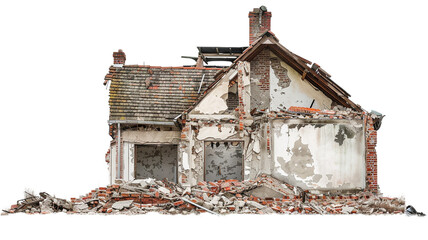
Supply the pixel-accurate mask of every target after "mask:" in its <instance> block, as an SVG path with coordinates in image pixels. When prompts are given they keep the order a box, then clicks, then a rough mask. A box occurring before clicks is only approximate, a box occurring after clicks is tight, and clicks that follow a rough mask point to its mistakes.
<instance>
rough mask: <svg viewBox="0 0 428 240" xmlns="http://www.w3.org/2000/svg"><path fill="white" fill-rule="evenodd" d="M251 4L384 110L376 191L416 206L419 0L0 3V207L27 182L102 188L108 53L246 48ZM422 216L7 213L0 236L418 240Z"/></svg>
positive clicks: (77, 191)
mask: <svg viewBox="0 0 428 240" xmlns="http://www.w3.org/2000/svg"><path fill="white" fill-rule="evenodd" d="M261 5H266V6H267V8H268V10H269V11H271V12H272V14H273V17H272V31H273V32H274V33H275V34H276V36H277V37H278V38H279V39H280V42H281V43H282V44H283V45H284V46H285V47H287V48H288V49H289V50H291V51H293V52H295V53H297V54H299V55H300V56H302V57H304V58H307V59H309V60H311V61H313V62H316V63H318V64H320V65H321V67H323V68H324V69H326V70H327V71H328V72H329V73H330V74H331V75H332V79H333V80H334V81H335V82H336V83H338V84H339V85H340V86H342V87H343V88H344V89H345V90H346V91H348V92H349V93H350V94H351V95H352V97H351V99H352V100H353V101H354V102H356V103H358V104H360V105H361V106H362V107H363V108H364V109H366V110H369V111H370V110H372V109H373V110H376V111H379V112H381V113H383V114H385V115H386V117H385V118H384V121H383V124H382V128H381V129H380V131H379V132H378V136H379V137H378V147H377V151H378V175H379V184H380V188H381V191H382V192H383V193H384V195H385V196H391V197H400V196H404V197H405V198H406V202H407V204H411V205H413V206H414V207H416V209H417V210H419V211H423V212H425V213H428V204H427V197H428V194H427V190H426V183H427V171H428V169H427V166H428V164H427V161H428V159H427V155H426V152H427V148H428V147H427V141H426V136H427V135H428V130H427V126H426V123H425V121H426V120H427V117H428V113H427V109H428V108H427V103H428V99H427V90H428V89H427V86H428V85H427V81H428V79H427V70H426V68H427V66H428V61H427V56H428V47H427V43H428V36H427V34H426V33H427V23H428V14H427V4H425V3H424V1H412V0H406V1H361V0H360V1H346V3H345V2H344V1H322V3H321V1H315V0H314V1H299V2H298V3H297V1H242V2H238V1H219V0H217V1H169V2H167V1H147V2H145V1H99V2H96V1H69V2H59V1H43V0H39V1H2V2H1V3H0V43H1V44H0V69H1V74H0V83H1V85H0V109H1V111H0V129H1V130H0V170H1V174H0V178H1V179H0V186H1V188H0V208H1V209H6V208H8V207H9V206H10V205H11V204H14V202H15V201H16V200H18V199H21V198H22V197H23V191H24V190H25V189H26V188H29V189H32V190H34V191H35V192H36V193H38V192H40V191H46V192H48V193H51V194H55V195H56V196H57V197H62V198H67V199H69V198H70V197H78V196H79V195H83V194H85V193H87V192H89V191H90V190H92V189H95V188H97V187H101V186H105V185H107V184H108V170H107V164H106V163H105V162H104V154H105V152H106V150H107V148H108V146H109V141H110V137H109V136H108V125H107V119H108V91H107V90H106V88H105V87H104V86H103V85H102V83H103V81H104V76H105V75H106V74H107V72H108V68H109V66H110V65H111V64H112V63H113V57H112V53H113V51H117V50H118V49H119V48H121V49H123V50H124V51H125V53H126V55H127V61H126V63H127V64H148V65H152V66H160V65H161V66H181V65H188V64H193V61H192V60H189V59H181V58H180V56H183V55H191V56H196V54H197V49H196V46H247V45H248V12H249V11H250V10H252V9H253V8H255V7H259V6H261ZM426 219H427V218H416V217H414V218H409V217H406V216H226V217H214V216H211V215H201V216H161V215H158V214H149V215H142V216H107V217H105V216H67V215H65V214H51V215H46V216H29V215H23V214H18V215H9V216H2V217H0V228H1V232H2V233H1V236H2V237H1V238H2V239H9V238H3V236H6V237H10V238H12V237H13V238H23V237H30V236H31V237H33V238H34V239H42V238H43V239H52V238H58V237H59V238H61V239H64V238H65V239H76V238H78V237H85V238H89V236H98V237H109V238H113V237H115V238H117V237H127V238H130V237H133V238H143V237H144V238H147V237H162V239H163V238H164V237H167V236H169V237H173V238H174V239H175V238H192V237H197V238H208V239H220V238H231V237H234V238H240V239H242V238H245V237H252V238H256V237H257V238H260V237H273V236H278V237H281V238H285V237H289V236H295V237H299V238H300V237H303V238H309V237H311V238H312V237H314V238H317V239H318V238H328V239H335V238H346V239H357V238H359V239H361V238H362V237H364V238H365V239H371V238H372V237H373V236H374V235H379V236H395V237H405V236H407V235H412V236H414V237H415V236H418V234H423V235H425V236H426V233H422V232H423V230H425V229H424V228H426V226H427V223H428V221H427V220H426ZM423 227H424V228H423ZM421 237H422V238H423V237H424V236H421Z"/></svg>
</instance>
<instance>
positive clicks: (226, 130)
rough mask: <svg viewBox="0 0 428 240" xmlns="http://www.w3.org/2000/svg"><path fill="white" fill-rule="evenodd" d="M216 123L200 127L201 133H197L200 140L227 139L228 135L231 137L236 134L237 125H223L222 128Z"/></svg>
mask: <svg viewBox="0 0 428 240" xmlns="http://www.w3.org/2000/svg"><path fill="white" fill-rule="evenodd" d="M220 130H221V131H219V128H218V127H217V126H216V125H212V126H204V127H201V128H200V129H199V133H198V135H197V137H196V138H197V139H198V140H225V139H227V138H228V137H231V136H233V135H235V134H236V131H235V125H232V124H230V125H226V124H224V125H222V126H221V128H220Z"/></svg>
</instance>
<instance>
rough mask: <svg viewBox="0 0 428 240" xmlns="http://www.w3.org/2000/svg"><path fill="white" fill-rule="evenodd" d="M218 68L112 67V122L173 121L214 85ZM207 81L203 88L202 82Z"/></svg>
mask: <svg viewBox="0 0 428 240" xmlns="http://www.w3.org/2000/svg"><path fill="white" fill-rule="evenodd" d="M218 70H219V69H218V68H195V67H154V66H141V65H124V66H123V67H115V66H111V67H110V71H109V73H108V74H107V75H106V77H105V83H107V82H108V81H109V80H110V81H111V85H110V99H109V105H110V118H109V119H110V120H125V121H128V122H137V121H138V122H150V121H154V122H172V120H173V119H174V118H175V117H176V116H178V115H179V114H181V113H182V112H183V111H184V110H186V109H188V108H189V107H190V106H191V105H192V104H193V103H194V102H195V101H196V100H197V99H198V97H199V94H198V90H199V87H200V88H201V89H200V92H204V91H205V90H206V89H207V87H208V86H209V85H211V84H212V83H213V82H214V75H215V74H216V73H217V71H218ZM202 78H204V80H203V83H202V85H201V80H202Z"/></svg>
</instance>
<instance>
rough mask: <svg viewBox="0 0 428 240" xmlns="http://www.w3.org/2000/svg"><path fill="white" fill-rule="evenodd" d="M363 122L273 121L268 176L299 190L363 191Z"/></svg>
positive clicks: (364, 170)
mask: <svg viewBox="0 0 428 240" xmlns="http://www.w3.org/2000/svg"><path fill="white" fill-rule="evenodd" d="M364 151H365V136H364V126H363V120H331V121H326V120H323V121H316V120H312V121H309V120H283V119H281V120H274V121H273V161H272V165H273V166H272V175H273V176H275V177H277V178H278V179H281V180H283V181H286V182H288V183H290V184H292V185H295V186H299V187H301V188H303V189H315V190H333V189H334V190H356V189H360V190H361V189H364V188H365V172H366V169H365V152H364Z"/></svg>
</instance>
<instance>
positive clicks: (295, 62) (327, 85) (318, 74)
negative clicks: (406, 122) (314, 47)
mask: <svg viewBox="0 0 428 240" xmlns="http://www.w3.org/2000/svg"><path fill="white" fill-rule="evenodd" d="M265 48H269V50H271V51H272V52H273V53H274V54H276V55H277V56H278V57H279V58H281V59H282V60H283V61H284V62H285V63H287V64H288V65H290V66H291V67H292V68H293V69H294V70H296V71H297V72H298V73H299V74H301V75H302V80H307V81H308V82H309V83H310V84H311V85H312V86H314V87H315V88H317V89H319V90H320V91H322V92H323V93H324V94H325V95H326V96H328V97H329V98H331V99H332V100H333V101H334V102H336V103H338V104H340V105H342V106H344V107H348V108H352V109H353V110H355V111H359V112H361V111H362V109H361V107H360V106H359V105H357V104H355V103H354V102H352V101H351V100H350V99H349V97H350V96H351V95H350V94H349V93H347V92H346V91H345V90H344V89H342V88H341V87H340V86H339V85H337V84H336V83H335V82H333V80H331V79H330V77H331V76H330V74H328V73H327V72H326V71H325V70H323V69H322V68H321V67H320V66H319V65H317V64H315V63H314V64H312V62H310V61H308V60H306V59H304V58H302V57H300V56H298V55H296V54H294V53H292V52H291V51H289V50H288V49H287V48H285V47H284V46H283V45H281V44H280V43H279V40H278V38H277V37H276V36H275V34H273V33H272V32H271V31H266V32H265V33H263V34H262V35H261V36H260V37H259V38H258V39H257V40H255V41H254V42H253V44H251V45H250V46H249V47H248V48H247V49H246V50H245V51H244V52H243V53H242V54H241V55H240V56H239V57H238V58H237V59H236V60H235V61H234V63H233V64H232V65H231V66H230V67H228V68H227V69H226V70H222V71H219V73H218V74H217V75H216V76H215V79H216V80H215V82H213V83H212V84H211V85H210V86H208V88H207V90H206V91H205V92H204V93H203V94H202V95H201V96H200V98H199V99H198V101H197V102H195V104H193V106H192V107H191V108H193V107H195V106H196V105H197V104H198V103H199V102H200V101H201V100H202V99H203V98H204V97H205V95H206V94H207V93H208V92H210V91H211V89H212V88H214V87H215V86H216V84H217V83H218V82H219V81H220V79H221V78H222V77H223V76H225V75H226V73H227V72H228V71H230V70H231V69H233V68H235V66H236V64H237V63H238V62H239V61H251V60H252V59H254V58H255V57H256V56H257V54H259V53H260V52H261V51H262V50H263V49H265ZM311 64H312V66H310V65H311ZM191 108H189V109H188V111H190V110H191Z"/></svg>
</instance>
